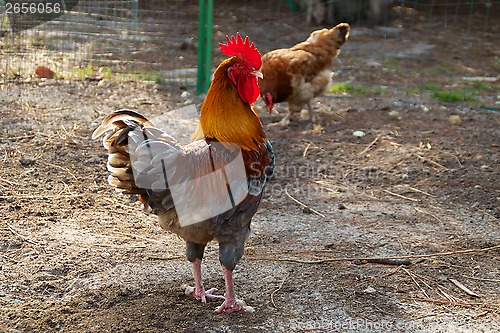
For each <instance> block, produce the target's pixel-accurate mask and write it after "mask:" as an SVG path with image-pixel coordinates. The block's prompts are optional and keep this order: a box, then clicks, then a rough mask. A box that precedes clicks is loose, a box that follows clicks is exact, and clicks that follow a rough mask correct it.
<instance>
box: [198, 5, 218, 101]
mask: <svg viewBox="0 0 500 333" xmlns="http://www.w3.org/2000/svg"><path fill="white" fill-rule="evenodd" d="M199 6H200V8H199V10H200V13H199V18H198V75H197V80H196V93H197V94H202V93H206V92H207V91H208V88H209V87H210V77H211V75H212V16H213V9H214V3H213V0H200V1H199Z"/></svg>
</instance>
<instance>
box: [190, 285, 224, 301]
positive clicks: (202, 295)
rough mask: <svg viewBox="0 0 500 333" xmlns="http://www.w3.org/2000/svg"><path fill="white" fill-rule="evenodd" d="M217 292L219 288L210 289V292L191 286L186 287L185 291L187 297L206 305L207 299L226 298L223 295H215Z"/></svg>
mask: <svg viewBox="0 0 500 333" xmlns="http://www.w3.org/2000/svg"><path fill="white" fill-rule="evenodd" d="M215 292H217V288H210V289H208V290H205V289H204V288H195V287H191V286H185V291H184V293H185V294H186V295H187V296H189V297H193V298H196V299H197V300H198V301H201V302H203V303H206V302H207V299H208V300H212V299H224V296H222V295H214V293H215Z"/></svg>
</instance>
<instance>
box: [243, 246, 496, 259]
mask: <svg viewBox="0 0 500 333" xmlns="http://www.w3.org/2000/svg"><path fill="white" fill-rule="evenodd" d="M498 248H500V245H495V246H490V247H486V248H482V249H468V250H457V251H449V252H439V253H430V254H415V255H406V256H392V257H385V258H384V257H364V258H363V257H361V258H360V257H340V258H325V259H320V260H300V259H295V258H273V257H255V256H252V257H247V259H248V260H269V261H287V262H295V263H299V264H323V263H326V262H334V261H355V260H358V261H369V260H374V259H381V260H387V259H416V258H432V257H442V256H450V255H455V254H464V253H472V252H487V251H492V250H496V249H498Z"/></svg>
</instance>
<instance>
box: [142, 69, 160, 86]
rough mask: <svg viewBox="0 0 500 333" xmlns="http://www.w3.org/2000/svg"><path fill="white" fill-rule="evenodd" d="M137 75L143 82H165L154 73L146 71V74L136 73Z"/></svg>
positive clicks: (158, 74)
mask: <svg viewBox="0 0 500 333" xmlns="http://www.w3.org/2000/svg"><path fill="white" fill-rule="evenodd" d="M135 74H137V75H138V76H139V77H140V78H141V79H142V80H143V81H153V82H155V83H159V84H161V83H164V82H165V80H164V79H163V77H162V76H161V75H160V73H158V72H154V71H146V72H138V73H135Z"/></svg>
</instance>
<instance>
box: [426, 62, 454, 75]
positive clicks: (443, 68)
mask: <svg viewBox="0 0 500 333" xmlns="http://www.w3.org/2000/svg"><path fill="white" fill-rule="evenodd" d="M455 71H457V66H456V65H454V64H438V65H435V66H432V67H429V68H424V69H422V70H421V71H420V73H421V74H422V76H430V77H435V76H439V75H443V74H447V73H450V72H455Z"/></svg>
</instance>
